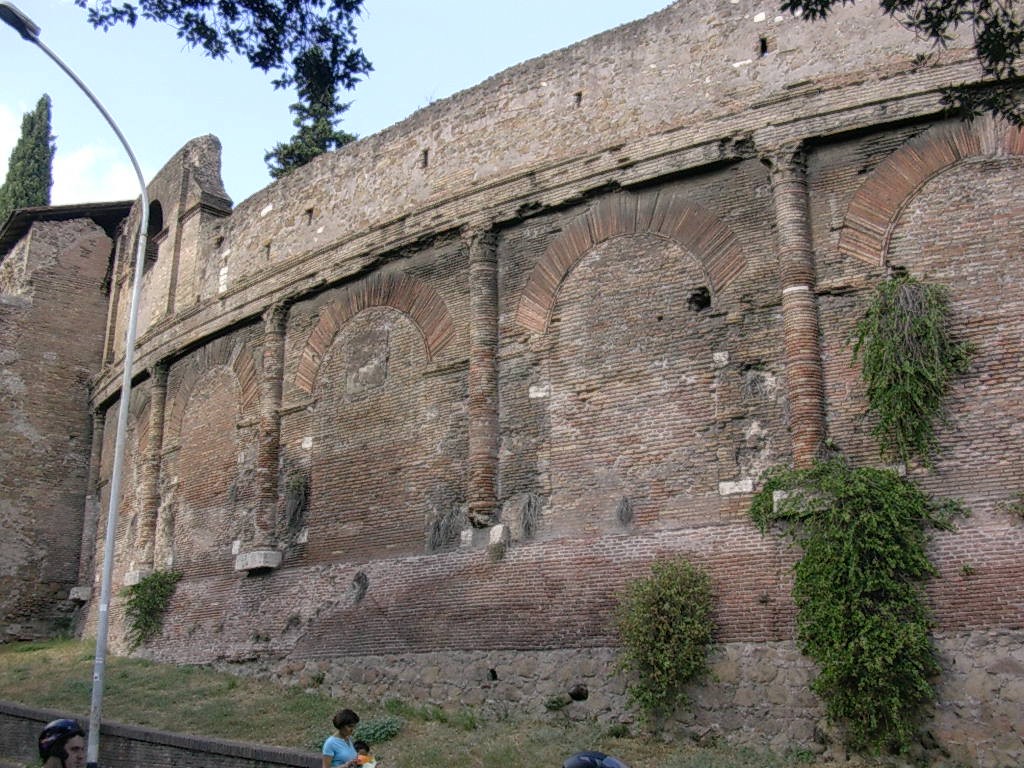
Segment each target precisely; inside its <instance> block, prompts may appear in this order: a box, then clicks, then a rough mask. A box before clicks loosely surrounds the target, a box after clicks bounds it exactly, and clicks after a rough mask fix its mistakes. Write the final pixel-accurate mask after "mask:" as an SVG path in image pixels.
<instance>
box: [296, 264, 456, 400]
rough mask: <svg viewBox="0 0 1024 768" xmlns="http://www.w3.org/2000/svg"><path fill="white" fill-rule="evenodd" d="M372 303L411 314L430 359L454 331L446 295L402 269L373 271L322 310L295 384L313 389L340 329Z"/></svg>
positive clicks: (303, 352)
mask: <svg viewBox="0 0 1024 768" xmlns="http://www.w3.org/2000/svg"><path fill="white" fill-rule="evenodd" d="M370 307H391V308H392V309H397V310H398V311H399V312H402V313H403V314H405V315H406V316H408V317H409V319H410V320H412V322H413V324H414V325H415V326H416V328H417V330H418V331H419V332H420V335H422V337H423V346H424V348H425V350H426V355H427V360H432V359H433V357H434V355H436V354H437V352H438V351H439V350H440V349H441V348H442V347H444V345H445V344H447V343H448V341H449V339H451V337H452V336H453V335H454V333H455V328H454V326H453V324H452V319H451V315H450V314H449V313H448V307H447V305H446V304H445V303H444V299H442V298H441V296H440V294H438V292H437V291H435V290H434V289H433V288H431V287H430V286H429V285H427V284H426V283H424V282H421V281H420V280H417V279H415V278H413V277H409V276H408V275H405V274H401V273H399V274H385V275H381V274H377V275H373V276H372V277H370V278H368V279H366V280H364V281H362V282H361V283H359V284H358V285H355V286H352V287H351V288H349V289H348V290H347V291H345V293H344V295H342V296H341V297H340V298H338V299H336V300H335V301H333V302H331V303H330V304H329V305H328V306H326V307H324V309H323V310H321V312H320V319H319V322H317V324H316V326H315V327H314V328H313V331H312V333H310V334H309V340H308V341H307V342H306V346H305V348H304V349H303V350H302V359H301V360H300V361H299V367H298V370H297V371H296V373H295V385H296V387H298V388H299V389H300V390H302V391H303V392H307V393H309V392H312V391H313V387H314V385H315V383H316V377H317V374H318V373H319V371H320V364H321V362H322V361H323V359H324V355H325V354H326V353H327V350H328V349H330V347H331V344H333V343H334V338H335V337H336V336H337V335H338V331H339V330H341V328H342V326H344V325H345V323H347V322H348V321H349V320H351V319H352V318H353V317H355V316H356V315H357V314H359V313H360V312H362V311H363V310H364V309H369V308H370Z"/></svg>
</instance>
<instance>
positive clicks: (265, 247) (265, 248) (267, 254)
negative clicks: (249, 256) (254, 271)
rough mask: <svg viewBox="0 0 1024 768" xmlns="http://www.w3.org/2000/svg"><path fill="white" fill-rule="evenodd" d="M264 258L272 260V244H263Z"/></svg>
mask: <svg viewBox="0 0 1024 768" xmlns="http://www.w3.org/2000/svg"><path fill="white" fill-rule="evenodd" d="M263 258H265V259H269V258H270V243H264V244H263Z"/></svg>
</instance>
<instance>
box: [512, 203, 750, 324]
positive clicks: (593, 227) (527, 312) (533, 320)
mask: <svg viewBox="0 0 1024 768" xmlns="http://www.w3.org/2000/svg"><path fill="white" fill-rule="evenodd" d="M636 234H651V235H657V236H660V237H665V238H668V239H670V240H674V241H676V242H678V243H679V244H680V245H682V246H683V247H684V248H686V249H687V250H688V251H689V252H690V253H692V254H693V255H694V257H695V258H696V259H697V260H698V261H699V262H700V264H701V266H702V267H703V269H704V272H705V273H706V274H707V276H708V280H709V281H710V283H711V289H712V290H713V291H715V292H716V293H717V292H718V291H721V290H722V289H723V288H725V287H726V286H727V285H728V284H729V283H730V282H732V280H733V279H735V278H736V276H737V275H739V273H740V272H742V271H743V268H744V267H745V266H746V259H745V257H744V255H743V251H742V248H741V246H740V242H739V240H737V238H736V236H735V234H733V232H732V230H731V229H729V227H727V226H726V225H725V224H724V223H723V222H722V221H721V220H720V219H718V218H717V217H715V216H714V215H712V214H711V213H710V212H709V211H708V210H707V209H705V208H703V207H702V206H700V205H698V204H697V203H694V202H693V201H692V200H688V199H686V198H685V197H683V196H682V195H678V194H674V193H669V194H661V193H658V192H651V193H645V194H639V195H638V194H631V193H625V192H624V193H621V194H617V195H610V196H608V197H605V198H604V199H602V200H601V201H600V202H599V203H598V204H597V205H595V206H594V207H592V208H591V209H590V210H589V211H587V212H586V213H584V214H583V215H581V216H579V217H578V218H576V219H575V220H573V221H572V222H570V223H569V225H568V226H567V227H566V228H565V229H564V230H563V231H562V233H561V234H560V235H559V236H558V237H557V238H556V239H555V240H554V242H552V243H551V245H549V246H548V249H547V250H546V251H545V252H544V255H543V256H542V257H541V259H540V261H538V262H537V264H536V266H534V268H533V270H532V271H531V272H530V276H529V278H528V279H527V281H526V286H525V287H524V288H523V293H522V296H521V297H520V299H519V308H518V309H517V310H516V323H518V324H519V325H520V326H522V327H523V328H526V329H528V330H531V331H535V332H537V333H543V332H544V331H545V330H546V329H547V326H548V321H549V320H550V318H551V310H552V308H553V307H554V306H555V301H556V299H557V297H558V289H559V287H560V286H561V285H562V282H563V280H565V277H566V275H568V274H569V272H570V271H571V270H572V268H573V267H574V266H575V265H576V263H577V262H578V261H579V260H580V259H581V258H582V257H583V255H584V254H585V253H587V251H589V250H590V249H591V248H593V247H594V246H595V245H598V244H600V243H602V242H604V241H605V240H609V239H611V238H613V237H618V236H621V235H636Z"/></svg>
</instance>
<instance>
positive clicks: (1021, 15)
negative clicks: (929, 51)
mask: <svg viewBox="0 0 1024 768" xmlns="http://www.w3.org/2000/svg"><path fill="white" fill-rule="evenodd" d="M853 3H854V0H783V3H782V10H783V11H789V12H791V13H800V14H803V16H804V18H806V19H808V20H811V21H813V20H816V19H824V18H827V17H828V15H829V14H830V13H831V12H832V11H833V10H834V9H835V7H836V6H841V5H847V4H849V5H853ZM879 6H880V7H881V9H882V11H883V12H885V13H886V14H887V15H888V16H891V17H892V18H893V19H895V20H896V21H898V22H899V23H900V24H902V25H903V26H904V27H906V28H907V29H910V30H912V31H914V32H916V33H917V34H919V35H921V36H922V37H923V38H925V39H928V40H931V41H932V42H933V43H934V44H935V45H936V46H938V47H940V48H944V47H945V46H947V45H948V44H949V42H950V41H951V40H952V39H953V38H954V36H956V35H957V34H958V33H959V32H966V33H967V34H970V35H971V37H972V38H973V40H974V53H975V57H976V58H977V60H978V63H979V64H980V65H981V70H982V73H983V75H984V77H985V79H986V80H988V81H990V83H991V87H985V88H979V87H977V86H976V85H973V84H961V85H957V86H952V87H950V88H946V89H944V90H943V94H942V99H943V103H944V104H945V105H946V106H947V107H949V108H950V109H951V110H955V111H957V112H960V113H961V114H963V115H965V116H967V117H974V116H977V115H980V114H984V113H988V114H992V115H996V116H998V117H1002V118H1004V119H1006V120H1008V121H1009V122H1010V123H1012V124H1013V125H1018V126H1024V107H1022V105H1021V101H1020V91H1019V88H1020V85H1021V73H1020V69H1019V64H1020V62H1021V56H1022V54H1024V9H1022V8H1021V7H1020V6H1019V4H1018V3H1017V2H1015V0H879Z"/></svg>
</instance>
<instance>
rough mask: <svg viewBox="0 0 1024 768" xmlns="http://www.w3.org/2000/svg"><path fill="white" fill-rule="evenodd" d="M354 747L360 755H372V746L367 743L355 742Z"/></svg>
mask: <svg viewBox="0 0 1024 768" xmlns="http://www.w3.org/2000/svg"><path fill="white" fill-rule="evenodd" d="M352 746H353V747H354V748H355V750H356V752H358V753H359V754H360V755H368V754H370V745H369V744H367V743H366V742H365V741H353V742H352Z"/></svg>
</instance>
